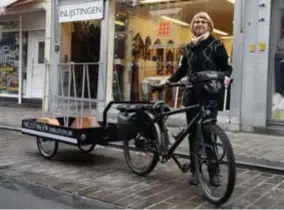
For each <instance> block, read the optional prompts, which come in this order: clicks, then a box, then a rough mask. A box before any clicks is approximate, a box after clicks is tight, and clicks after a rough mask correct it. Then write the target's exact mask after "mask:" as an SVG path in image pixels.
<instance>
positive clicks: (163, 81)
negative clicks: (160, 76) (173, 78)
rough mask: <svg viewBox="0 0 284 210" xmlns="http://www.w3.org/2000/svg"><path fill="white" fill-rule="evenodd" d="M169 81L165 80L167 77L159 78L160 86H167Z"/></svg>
mask: <svg viewBox="0 0 284 210" xmlns="http://www.w3.org/2000/svg"><path fill="white" fill-rule="evenodd" d="M170 83H171V82H170V81H169V80H167V79H164V80H161V81H160V85H161V86H167V85H168V84H170Z"/></svg>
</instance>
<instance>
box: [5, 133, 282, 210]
mask: <svg viewBox="0 0 284 210" xmlns="http://www.w3.org/2000/svg"><path fill="white" fill-rule="evenodd" d="M0 154H1V155H0V182H2V183H5V184H6V185H7V187H9V189H15V188H16V189H17V188H19V186H20V185H18V184H17V182H16V183H15V182H14V183H11V182H7V179H1V177H3V176H2V175H4V176H5V177H7V178H8V179H11V178H12V179H14V180H19V182H25V183H27V184H26V187H24V188H25V190H29V191H31V193H34V194H37V196H39V197H44V198H47V197H46V194H47V193H48V191H49V192H50V190H47V189H51V190H52V189H55V190H56V191H53V192H52V193H53V198H54V199H56V200H58V201H61V202H62V201H65V202H70V201H72V200H74V203H76V202H77V203H78V200H77V198H76V196H78V195H79V196H83V198H84V197H85V198H93V199H96V200H100V201H103V202H107V203H112V204H113V205H118V206H120V207H121V208H124V209H135V208H137V209H144V208H146V209H154V208H156V209H174V208H175V209H193V208H204V209H213V208H215V207H214V206H213V205H211V204H209V203H208V202H207V201H206V200H205V199H204V197H203V196H202V194H201V193H202V192H201V190H200V188H197V187H194V186H189V185H188V174H187V173H186V174H183V173H182V172H181V171H180V170H179V169H178V167H177V166H176V165H175V164H174V162H173V161H172V160H170V161H169V162H168V163H166V164H158V165H157V167H156V168H155V170H154V171H152V173H151V174H149V175H148V176H146V177H139V176H136V175H134V174H132V173H131V171H130V170H129V168H128V167H127V165H126V163H125V160H124V156H123V151H122V150H119V149H113V148H110V147H106V148H98V149H95V151H93V152H92V153H91V154H88V155H86V154H83V153H81V152H80V151H79V149H78V148H76V147H73V146H68V145H64V144H60V145H59V150H58V152H57V154H56V155H55V157H54V158H53V159H51V160H46V159H44V158H43V157H42V156H40V154H39V152H38V149H37V145H36V140H35V138H33V137H31V136H27V135H22V134H21V133H19V132H14V131H5V130H1V136H0ZM180 161H182V162H185V161H186V160H184V159H181V160H180ZM31 184H36V185H37V186H43V187H45V188H46V189H44V188H41V189H38V188H35V187H30V185H31ZM21 186H22V185H21ZM22 188H23V187H22ZM22 188H21V189H22ZM22 191H23V189H22ZM60 192H63V194H62V193H60ZM64 192H69V194H66V193H64ZM65 202H64V203H63V204H66V203H65ZM80 202H82V204H84V202H88V199H85V200H84V201H82V200H81V201H80ZM283 205H284V176H282V175H275V174H271V173H262V172H259V171H253V170H247V169H240V168H237V180H236V187H235V190H234V193H233V195H232V197H231V199H230V200H229V201H228V203H226V204H225V205H224V206H222V208H226V209H228V208H234V209H240V208H245V209H247V208H255V209H264V208H269V209H272V208H280V207H282V208H283ZM88 208H90V205H89V206H88Z"/></svg>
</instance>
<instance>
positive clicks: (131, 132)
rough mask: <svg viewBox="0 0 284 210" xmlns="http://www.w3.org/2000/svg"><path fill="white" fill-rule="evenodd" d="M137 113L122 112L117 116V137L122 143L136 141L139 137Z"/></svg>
mask: <svg viewBox="0 0 284 210" xmlns="http://www.w3.org/2000/svg"><path fill="white" fill-rule="evenodd" d="M137 122H138V116H137V114H136V113H133V112H131V113H128V112H120V113H119V114H118V115H117V136H118V138H119V140H120V141H124V140H130V139H134V138H135V137H136V136H137V135H138V126H137Z"/></svg>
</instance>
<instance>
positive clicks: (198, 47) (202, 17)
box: [162, 12, 232, 186]
mask: <svg viewBox="0 0 284 210" xmlns="http://www.w3.org/2000/svg"><path fill="white" fill-rule="evenodd" d="M213 29H214V24H213V21H212V19H211V17H210V16H209V15H208V14H207V13H205V12H200V13H197V14H196V15H195V16H194V17H193V19H192V21H191V30H192V33H193V39H192V41H191V42H190V43H189V44H188V45H187V46H186V47H185V52H184V55H183V58H182V60H181V65H180V68H179V69H178V70H177V71H176V72H175V73H173V75H172V76H171V77H170V78H169V79H167V80H165V81H163V82H162V84H163V85H166V84H168V83H171V82H177V81H179V80H180V79H181V78H183V77H184V76H186V75H187V76H188V77H189V78H190V76H191V74H192V73H194V72H200V71H206V70H216V71H223V72H225V74H226V77H225V81H224V83H225V87H228V86H229V84H230V75H231V73H232V68H231V66H230V65H229V63H228V54H227V52H226V49H225V47H224V45H223V43H222V42H221V41H220V40H219V39H215V38H214V37H213V36H212V34H211V33H212V31H213ZM184 98H185V100H184V105H185V106H189V105H192V104H196V101H195V99H194V97H191V92H190V90H187V91H186V93H185V97H184ZM208 105H209V109H210V111H211V116H210V117H216V118H217V113H218V106H220V104H218V102H217V101H208ZM197 111H198V110H190V111H188V112H187V113H186V118H187V123H190V121H191V119H192V118H193V117H194V115H195V114H196V112H197ZM190 138H192V139H195V138H196V128H193V130H192V137H190ZM204 138H206V137H205V136H204ZM189 144H190V160H191V173H192V176H191V177H190V179H189V183H190V184H191V185H197V184H198V180H197V176H196V173H195V167H194V165H193V163H194V160H193V141H192V140H190V139H189ZM209 153H210V152H209ZM211 153H212V152H211ZM207 155H208V156H209V158H210V156H211V157H212V154H207ZM208 172H209V176H210V182H211V184H212V185H213V186H219V185H220V180H219V179H218V176H217V174H216V173H217V172H216V164H215V163H212V164H209V165H208Z"/></svg>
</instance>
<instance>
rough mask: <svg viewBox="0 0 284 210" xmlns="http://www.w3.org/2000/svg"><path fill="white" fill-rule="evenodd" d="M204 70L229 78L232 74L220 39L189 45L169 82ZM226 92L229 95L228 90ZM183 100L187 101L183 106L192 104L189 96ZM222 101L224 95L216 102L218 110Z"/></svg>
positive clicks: (210, 38)
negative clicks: (218, 72)
mask: <svg viewBox="0 0 284 210" xmlns="http://www.w3.org/2000/svg"><path fill="white" fill-rule="evenodd" d="M206 70H214V71H222V72H225V73H226V75H227V76H228V77H230V76H231V73H232V67H231V66H230V65H229V63H228V54H227V51H226V48H225V46H224V44H223V43H222V42H221V40H220V39H215V38H214V37H213V36H212V35H210V36H209V37H208V38H207V39H206V40H204V41H202V42H200V43H199V44H198V45H196V46H195V45H193V44H192V43H189V44H188V45H187V46H186V47H185V52H184V55H183V58H182V61H181V66H180V68H179V69H178V70H177V71H176V72H175V73H173V75H172V76H171V77H170V78H169V81H170V82H177V81H179V80H180V79H181V78H183V77H185V76H186V75H187V76H188V77H189V78H190V75H191V74H192V73H194V72H199V71H206ZM228 92H229V93H230V89H229V91H228ZM186 94H189V93H186ZM185 98H186V99H187V101H185V102H184V104H185V105H189V104H192V103H194V99H189V98H190V96H189V95H187V96H185ZM229 98H230V94H228V101H227V102H229ZM188 100H189V101H188ZM223 100H224V94H222V96H220V99H218V101H217V103H218V109H219V110H221V109H222V107H223V102H224V101H223ZM228 107H229V103H227V109H228Z"/></svg>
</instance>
